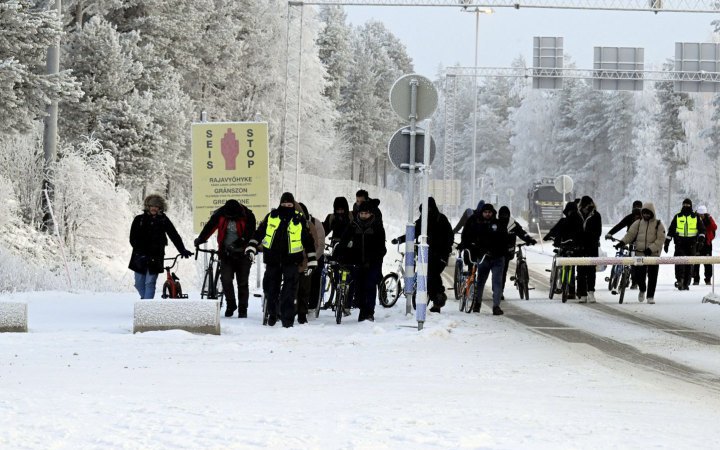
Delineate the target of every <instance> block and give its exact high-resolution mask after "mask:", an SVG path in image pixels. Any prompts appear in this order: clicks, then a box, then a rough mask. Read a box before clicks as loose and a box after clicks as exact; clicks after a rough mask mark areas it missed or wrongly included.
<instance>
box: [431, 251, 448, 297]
mask: <svg viewBox="0 0 720 450" xmlns="http://www.w3.org/2000/svg"><path fill="white" fill-rule="evenodd" d="M445 266H447V261H445V262H443V261H441V260H440V258H428V273H427V284H428V285H427V289H428V299H429V300H432V301H433V302H436V301H437V302H439V305H438V306H443V305H444V304H445V298H446V297H445V295H444V294H445V286H443V282H442V273H443V270H445Z"/></svg>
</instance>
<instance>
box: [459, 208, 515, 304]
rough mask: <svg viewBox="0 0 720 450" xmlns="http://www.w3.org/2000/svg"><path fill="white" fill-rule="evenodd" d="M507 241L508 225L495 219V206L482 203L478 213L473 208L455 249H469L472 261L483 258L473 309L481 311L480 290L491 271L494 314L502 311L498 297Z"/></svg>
mask: <svg viewBox="0 0 720 450" xmlns="http://www.w3.org/2000/svg"><path fill="white" fill-rule="evenodd" d="M507 241H508V231H507V224H503V223H501V222H500V221H499V220H498V219H497V217H496V213H495V208H494V207H493V205H491V204H490V203H486V204H484V205H483V206H482V209H481V210H480V211H479V212H477V211H476V212H475V213H474V214H473V215H472V216H471V217H470V218H469V219H468V221H467V223H465V227H464V228H463V231H462V237H461V239H460V245H459V246H458V248H460V249H465V248H466V249H468V250H470V257H471V258H472V260H473V261H479V260H481V259H482V262H481V263H480V265H479V266H478V268H477V277H478V284H477V286H478V288H477V290H476V291H475V297H476V298H475V306H474V307H473V312H480V302H481V300H482V292H483V289H484V288H485V282H486V281H487V278H488V275H489V274H490V273H491V272H492V291H493V315H495V316H500V315H502V314H504V312H503V310H502V309H500V298H501V296H502V273H503V267H504V265H505V252H506V251H507V247H506V246H507ZM483 256H484V258H483ZM466 263H469V261H466Z"/></svg>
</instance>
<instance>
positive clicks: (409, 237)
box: [405, 78, 419, 314]
mask: <svg viewBox="0 0 720 450" xmlns="http://www.w3.org/2000/svg"><path fill="white" fill-rule="evenodd" d="M418 84H419V82H418V80H417V78H413V79H411V80H410V149H409V151H410V158H409V160H408V161H409V165H408V178H407V179H408V202H409V205H408V221H407V225H405V314H410V313H412V296H413V291H414V289H413V286H414V284H415V222H414V221H413V209H414V205H415V197H414V196H415V186H414V184H415V137H416V134H417V130H416V125H417V88H418Z"/></svg>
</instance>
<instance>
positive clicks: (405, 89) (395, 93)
mask: <svg viewBox="0 0 720 450" xmlns="http://www.w3.org/2000/svg"><path fill="white" fill-rule="evenodd" d="M413 83H417V94H416V99H415V114H416V116H417V117H416V119H415V120H416V121H418V122H419V121H421V120H425V119H427V118H428V117H430V116H431V115H432V113H434V112H435V109H436V108H437V104H438V92H437V89H436V88H435V85H434V84H433V83H432V81H430V80H429V79H427V78H425V77H424V76H422V75H418V74H416V73H412V74H409V75H403V76H401V77H400V78H398V79H397V80H395V83H393V85H392V87H391V88H390V105H391V106H392V109H393V111H395V114H397V115H398V116H400V119H402V120H407V121H409V120H410V106H411V105H410V103H411V97H412V84H413Z"/></svg>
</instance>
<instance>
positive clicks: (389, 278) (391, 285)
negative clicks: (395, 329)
mask: <svg viewBox="0 0 720 450" xmlns="http://www.w3.org/2000/svg"><path fill="white" fill-rule="evenodd" d="M398 253H400V258H398V259H396V260H395V262H396V263H397V264H398V266H397V269H395V270H396V271H395V272H390V273H388V274H387V275H385V276H384V277H383V278H382V281H381V282H380V286H379V289H378V299H379V300H380V304H381V305H382V306H384V307H385V308H392V307H393V306H395V303H397V301H398V299H399V298H400V295H402V294H403V292H404V291H403V284H404V282H405V252H403V251H401V250H400V244H398ZM415 277H416V278H417V273H416V275H415ZM413 292H415V283H413ZM414 298H415V297H414V294H413V308H414V307H415V300H414Z"/></svg>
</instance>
